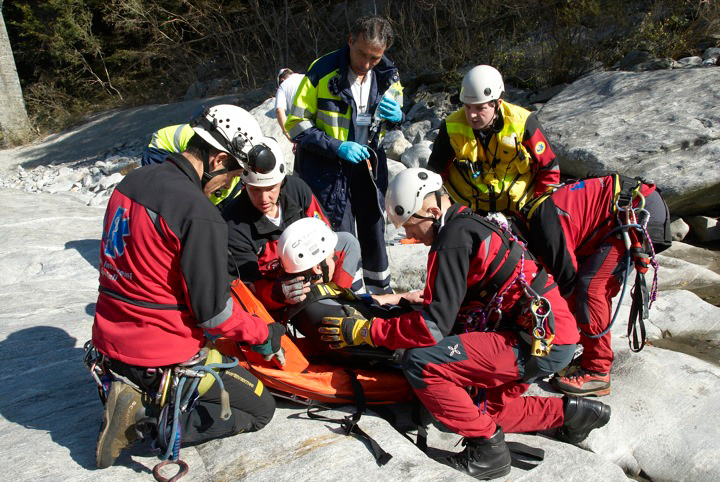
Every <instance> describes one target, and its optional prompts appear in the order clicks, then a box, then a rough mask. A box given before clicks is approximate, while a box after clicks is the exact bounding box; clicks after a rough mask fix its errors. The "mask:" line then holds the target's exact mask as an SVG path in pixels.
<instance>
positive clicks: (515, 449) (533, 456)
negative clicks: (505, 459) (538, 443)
mask: <svg viewBox="0 0 720 482" xmlns="http://www.w3.org/2000/svg"><path fill="white" fill-rule="evenodd" d="M505 444H506V445H507V448H508V450H510V457H511V462H510V463H511V464H512V466H513V467H517V468H518V469H523V470H532V469H534V468H535V467H537V466H538V465H539V464H540V462H542V461H543V460H544V459H545V451H544V450H543V449H536V448H534V447H530V446H529V445H525V444H523V443H520V442H505ZM522 459H528V460H522ZM533 462H535V463H533Z"/></svg>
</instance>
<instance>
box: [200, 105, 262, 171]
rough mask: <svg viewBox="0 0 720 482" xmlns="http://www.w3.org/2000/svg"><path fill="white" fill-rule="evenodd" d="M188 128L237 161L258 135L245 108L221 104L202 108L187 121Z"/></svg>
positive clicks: (252, 118) (258, 127)
mask: <svg viewBox="0 0 720 482" xmlns="http://www.w3.org/2000/svg"><path fill="white" fill-rule="evenodd" d="M190 127H192V129H193V131H195V133H196V134H197V135H199V136H200V137H202V138H203V139H204V140H205V141H206V142H207V143H208V144H210V145H211V146H213V147H214V148H215V149H218V150H220V151H222V152H227V153H228V154H230V155H231V156H233V157H234V158H235V159H237V160H238V161H242V160H244V159H245V158H246V156H247V154H248V152H250V149H251V148H252V146H253V145H255V144H257V143H258V142H259V141H260V138H261V137H262V132H261V131H260V125H259V124H258V123H257V121H256V120H255V118H254V117H253V116H252V114H250V113H249V112H248V111H246V110H245V109H243V108H241V107H238V106H236V105H230V104H221V105H216V106H213V107H209V108H207V109H205V110H204V111H203V112H202V113H200V114H199V115H198V116H196V117H195V118H194V119H193V120H191V121H190Z"/></svg>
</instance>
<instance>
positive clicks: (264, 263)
mask: <svg viewBox="0 0 720 482" xmlns="http://www.w3.org/2000/svg"><path fill="white" fill-rule="evenodd" d="M278 205H279V206H280V209H281V210H282V214H281V215H282V222H281V223H280V226H276V225H275V224H273V223H272V222H271V221H270V220H269V219H268V218H267V216H265V215H264V214H263V213H262V212H260V211H259V210H258V209H257V208H255V207H254V206H253V205H252V202H251V201H250V196H248V194H247V191H243V192H242V193H241V194H240V195H239V196H238V197H236V198H235V199H234V200H233V201H232V202H231V203H230V204H228V205H227V206H226V207H225V209H223V212H222V216H223V217H224V218H225V220H226V221H227V226H228V247H229V250H230V258H229V259H228V267H227V270H228V272H229V273H230V276H231V277H233V278H240V279H241V280H242V281H243V282H246V283H253V284H254V286H255V290H256V293H255V294H256V296H257V297H258V299H259V300H260V301H261V302H262V303H263V305H265V307H266V308H267V309H269V310H277V309H280V308H282V307H284V306H285V304H284V302H283V300H282V294H281V293H279V292H278V291H277V289H275V287H276V281H277V280H278V278H279V277H280V276H281V274H282V273H281V269H280V258H279V256H278V253H277V241H278V239H279V238H280V235H281V234H282V233H283V231H285V228H287V227H288V226H290V225H291V224H292V223H294V222H295V221H297V220H299V219H302V218H306V217H311V216H312V217H316V218H318V219H322V220H323V221H325V223H328V221H327V216H326V215H325V212H324V211H323V209H322V207H321V206H320V203H318V201H317V199H315V196H314V195H313V193H312V191H311V190H310V187H308V185H307V184H305V181H303V180H302V179H300V178H299V177H295V176H289V177H286V178H285V180H284V181H283V185H282V188H281V190H280V196H279V197H278ZM328 226H329V224H328Z"/></svg>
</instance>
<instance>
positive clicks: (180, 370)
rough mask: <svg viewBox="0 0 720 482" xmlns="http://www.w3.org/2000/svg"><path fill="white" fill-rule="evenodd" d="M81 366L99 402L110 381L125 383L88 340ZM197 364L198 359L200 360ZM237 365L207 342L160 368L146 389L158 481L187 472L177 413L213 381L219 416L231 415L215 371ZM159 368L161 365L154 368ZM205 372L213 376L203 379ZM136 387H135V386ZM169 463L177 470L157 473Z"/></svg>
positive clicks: (187, 408) (192, 404)
mask: <svg viewBox="0 0 720 482" xmlns="http://www.w3.org/2000/svg"><path fill="white" fill-rule="evenodd" d="M84 348H85V357H84V361H85V366H86V367H87V368H88V370H89V371H90V374H91V375H92V377H93V379H94V380H95V382H96V383H97V385H98V394H99V396H100V400H101V401H102V403H103V405H104V404H105V401H106V400H107V394H108V393H109V391H110V385H111V384H112V382H113V381H122V382H123V383H129V384H131V385H133V386H135V385H134V384H132V383H131V382H130V381H129V380H126V379H124V377H120V376H118V375H115V374H114V373H113V372H112V371H111V370H110V369H109V368H108V365H107V361H106V359H105V356H104V355H103V354H102V353H100V352H99V351H98V350H97V349H96V348H95V347H94V346H93V344H92V340H89V341H87V342H86V343H85V347H84ZM203 362H204V364H202V365H201V363H203ZM237 365H238V359H237V358H234V357H233V358H232V361H229V362H226V363H223V362H222V355H221V354H220V353H219V352H218V351H217V350H214V349H211V347H210V346H205V347H203V348H202V349H201V350H200V351H199V352H198V353H197V354H196V355H195V356H193V357H192V358H190V359H189V360H187V361H185V362H183V363H180V364H178V365H176V366H174V367H170V368H166V369H163V370H162V378H161V380H160V384H159V386H158V390H157V392H155V393H148V394H147V395H148V396H149V398H150V400H151V401H152V405H153V408H154V409H156V410H159V412H160V415H159V417H158V423H157V436H156V437H155V440H154V441H153V442H152V444H151V446H152V447H154V448H155V449H158V450H159V451H160V452H161V453H160V458H161V459H162V462H160V463H158V464H157V465H155V467H154V468H153V476H154V477H155V480H157V481H158V482H174V481H176V480H178V479H180V478H181V477H183V476H185V475H187V473H188V471H189V468H188V465H187V463H185V462H184V461H182V460H181V459H180V447H181V444H182V433H181V429H180V414H181V413H188V412H191V411H192V410H193V409H194V408H195V406H196V405H197V401H198V399H199V398H200V396H201V395H202V394H203V393H205V392H206V391H207V390H208V389H209V388H210V386H211V385H212V383H213V382H215V383H217V384H218V386H219V388H220V407H221V410H220V418H221V419H222V420H228V419H229V418H230V417H231V416H232V411H231V409H230V395H229V394H228V392H227V390H225V384H224V383H223V381H222V378H221V377H220V373H219V371H224V370H229V369H231V368H234V367H236V366H237ZM158 370H161V369H158ZM206 375H209V376H211V377H212V378H213V380H211V381H209V382H206V381H205V377H206ZM136 388H138V389H139V390H142V389H140V388H139V387H136ZM170 464H175V465H177V466H178V467H179V471H178V472H177V474H175V475H174V476H173V477H171V478H169V479H168V478H165V477H163V476H161V475H160V469H161V468H162V467H165V466H167V465H170Z"/></svg>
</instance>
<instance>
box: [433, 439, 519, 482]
mask: <svg viewBox="0 0 720 482" xmlns="http://www.w3.org/2000/svg"><path fill="white" fill-rule="evenodd" d="M463 444H464V445H465V450H463V451H462V452H460V453H459V454H455V455H451V456H450V457H443V458H441V459H438V462H440V463H443V464H445V465H449V466H450V467H452V468H454V469H456V470H459V471H460V472H462V473H464V474H467V475H469V476H471V477H475V478H476V479H479V480H489V479H495V478H497V477H502V476H504V475H507V474H509V473H510V450H508V448H507V445H506V444H505V434H503V431H502V429H501V428H500V427H498V429H497V431H496V432H495V433H494V434H493V436H492V437H490V438H466V439H465V440H464V441H463Z"/></svg>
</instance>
